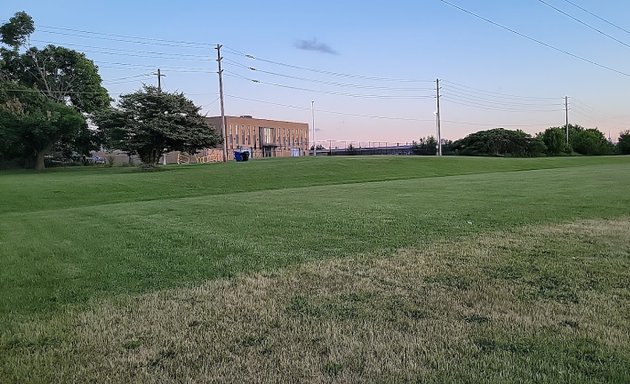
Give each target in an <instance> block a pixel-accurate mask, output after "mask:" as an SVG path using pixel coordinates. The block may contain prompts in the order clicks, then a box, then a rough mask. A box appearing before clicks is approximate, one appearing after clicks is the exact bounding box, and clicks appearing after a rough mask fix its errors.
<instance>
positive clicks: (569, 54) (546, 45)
mask: <svg viewBox="0 0 630 384" xmlns="http://www.w3.org/2000/svg"><path fill="white" fill-rule="evenodd" d="M440 1H441V2H442V3H444V4H446V5H448V6H451V7H453V8H455V9H458V10H460V11H461V12H464V13H466V14H469V15H471V16H474V17H476V18H478V19H480V20H483V21H485V22H486V23H490V24H492V25H494V26H497V27H499V28H501V29H504V30H506V31H509V32H512V33H513V34H515V35H518V36H520V37H523V38H525V39H527V40H530V41H533V42H535V43H536V44H540V45H542V46H545V47H547V48H550V49H553V50H554V51H557V52H560V53H563V54H565V55H567V56H571V57H573V58H575V59H578V60H581V61H584V62H586V63H590V64H593V65H595V66H598V67H600V68H604V69H607V70H609V71H612V72H615V73H618V74H620V75H623V76H627V77H630V74H629V73H626V72H623V71H620V70H618V69H615V68H612V67H609V66H606V65H604V64H600V63H598V62H596V61H593V60H591V59H587V58H585V57H582V56H578V55H576V54H574V53H571V52H569V51H566V50H564V49H561V48H558V47H555V46H553V45H551V44H548V43H545V42H544V41H541V40H538V39H535V38H533V37H530V36H527V35H525V34H524V33H521V32H518V31H516V30H514V29H512V28H509V27H506V26H505V25H502V24H499V23H497V22H495V21H492V20H490V19H488V18H486V17H483V16H481V15H478V14H476V13H474V12H472V11H469V10H467V9H465V8H462V7H460V6H459V5H456V4H453V3H451V2H448V1H446V0H440Z"/></svg>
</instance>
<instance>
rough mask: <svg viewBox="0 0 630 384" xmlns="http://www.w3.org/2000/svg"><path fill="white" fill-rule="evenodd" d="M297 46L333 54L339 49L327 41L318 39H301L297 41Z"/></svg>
mask: <svg viewBox="0 0 630 384" xmlns="http://www.w3.org/2000/svg"><path fill="white" fill-rule="evenodd" d="M295 48H297V49H303V50H305V51H317V52H321V53H328V54H331V55H336V54H337V51H335V50H334V49H333V48H331V47H330V45H328V44H326V43H320V42H319V41H317V39H312V40H299V41H297V42H296V43H295Z"/></svg>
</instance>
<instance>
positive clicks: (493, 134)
mask: <svg viewBox="0 0 630 384" xmlns="http://www.w3.org/2000/svg"><path fill="white" fill-rule="evenodd" d="M452 148H453V150H454V151H456V152H457V153H459V154H461V155H470V156H488V155H490V156H539V155H541V154H542V153H544V150H545V148H546V147H545V144H544V143H543V142H542V140H540V139H539V138H532V137H531V136H530V135H529V134H527V133H525V132H523V131H521V130H516V131H511V130H507V129H504V128H496V129H490V130H487V131H479V132H475V133H471V134H470V135H468V136H466V137H464V138H463V139H461V140H457V141H456V142H454V143H453V144H452Z"/></svg>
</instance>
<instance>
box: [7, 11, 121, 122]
mask: <svg viewBox="0 0 630 384" xmlns="http://www.w3.org/2000/svg"><path fill="white" fill-rule="evenodd" d="M34 31H35V27H34V24H33V19H32V18H31V17H30V16H29V15H28V14H26V13H25V12H17V13H16V14H15V15H14V16H13V17H12V18H10V19H9V21H8V22H7V23H5V24H3V25H2V26H0V38H1V39H0V40H1V41H2V43H4V44H5V45H8V46H9V47H10V48H11V49H6V48H1V50H0V53H1V55H0V57H1V58H2V59H1V61H0V73H1V74H2V78H3V79H4V80H10V81H15V82H18V83H20V84H21V85H23V86H26V87H31V88H34V89H37V90H39V91H40V92H42V93H43V94H44V95H46V96H47V97H48V98H50V99H51V100H54V101H57V102H60V103H64V104H72V105H73V106H74V107H76V108H77V109H78V110H79V111H81V112H83V113H88V114H89V113H93V112H95V111H97V110H99V109H103V108H106V107H108V106H109V103H110V101H111V100H110V98H109V95H108V94H107V90H106V89H105V88H104V87H103V86H102V85H101V83H102V79H101V76H100V75H99V74H98V67H97V66H96V65H95V64H94V62H93V61H91V60H89V59H88V58H87V57H86V56H85V54H84V53H81V52H77V51H74V50H72V49H68V48H64V47H58V46H54V45H48V46H46V47H45V48H44V49H38V48H36V47H30V46H28V38H29V36H30V35H31V34H32V33H33V32H34ZM22 47H24V48H25V51H24V52H23V53H20V51H19V49H20V48H22Z"/></svg>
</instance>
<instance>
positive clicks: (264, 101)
mask: <svg viewBox="0 0 630 384" xmlns="http://www.w3.org/2000/svg"><path fill="white" fill-rule="evenodd" d="M225 96H227V97H230V98H233V99H239V100H245V101H252V102H256V103H263V104H270V105H276V106H279V107H286V108H292V109H298V110H302V111H310V110H311V109H310V108H307V107H300V106H297V105H289V104H280V103H274V102H271V101H266V100H257V99H250V98H246V97H240V96H234V95H225ZM315 111H316V112H322V113H330V114H334V115H342V116H350V117H364V118H370V119H383V120H402V121H416V122H432V121H433V120H421V119H414V118H408V117H392V116H379V115H362V114H356V113H346V112H337V111H328V110H323V109H316V110H315Z"/></svg>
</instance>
